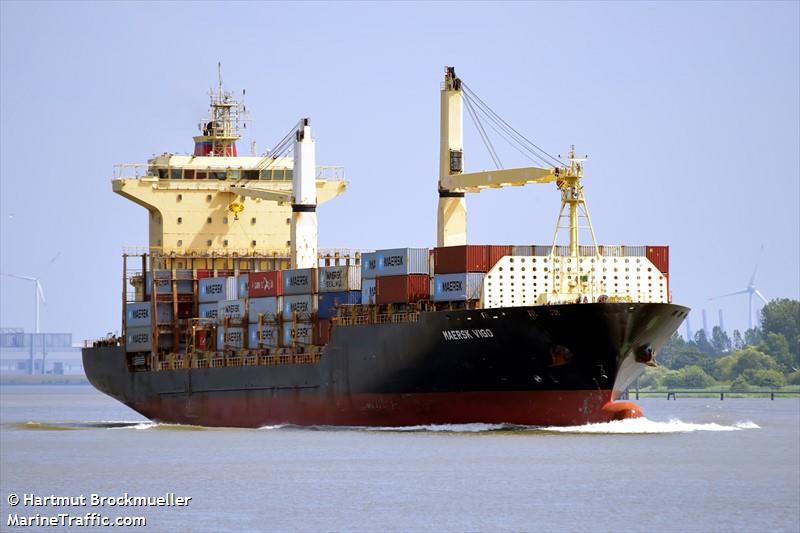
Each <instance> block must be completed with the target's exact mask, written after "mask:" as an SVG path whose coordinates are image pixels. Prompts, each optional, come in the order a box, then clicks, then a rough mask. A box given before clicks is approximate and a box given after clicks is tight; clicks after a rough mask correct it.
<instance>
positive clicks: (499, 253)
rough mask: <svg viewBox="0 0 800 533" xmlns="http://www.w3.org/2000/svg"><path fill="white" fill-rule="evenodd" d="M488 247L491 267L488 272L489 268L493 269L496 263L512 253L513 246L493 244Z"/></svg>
mask: <svg viewBox="0 0 800 533" xmlns="http://www.w3.org/2000/svg"><path fill="white" fill-rule="evenodd" d="M487 248H488V249H489V268H488V270H487V272H488V271H489V270H491V269H492V267H493V266H494V265H496V264H497V262H498V261H500V259H501V258H502V257H505V256H507V255H512V248H513V247H512V246H505V245H498V244H493V245H491V246H488V247H487Z"/></svg>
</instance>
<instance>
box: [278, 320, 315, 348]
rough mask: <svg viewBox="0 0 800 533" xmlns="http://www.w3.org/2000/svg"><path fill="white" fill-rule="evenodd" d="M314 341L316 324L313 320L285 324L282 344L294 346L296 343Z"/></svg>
mask: <svg viewBox="0 0 800 533" xmlns="http://www.w3.org/2000/svg"><path fill="white" fill-rule="evenodd" d="M313 343H314V324H312V323H311V322H297V323H296V324H294V323H292V322H286V323H284V324H283V335H282V337H281V346H286V347H289V346H293V345H295V344H301V345H302V344H313Z"/></svg>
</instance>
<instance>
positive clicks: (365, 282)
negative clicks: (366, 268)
mask: <svg viewBox="0 0 800 533" xmlns="http://www.w3.org/2000/svg"><path fill="white" fill-rule="evenodd" d="M376 290H377V289H376V287H375V278H372V279H363V278H362V280H361V303H362V304H370V305H371V304H375V303H377V300H376V298H375V295H376Z"/></svg>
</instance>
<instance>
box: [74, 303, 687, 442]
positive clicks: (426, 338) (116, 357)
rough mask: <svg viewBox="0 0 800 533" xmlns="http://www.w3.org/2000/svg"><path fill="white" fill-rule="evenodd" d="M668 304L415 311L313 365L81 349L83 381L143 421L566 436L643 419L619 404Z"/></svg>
mask: <svg viewBox="0 0 800 533" xmlns="http://www.w3.org/2000/svg"><path fill="white" fill-rule="evenodd" d="M686 311H688V309H686V308H685V307H681V306H677V305H673V304H659V303H655V304H642V303H593V304H571V305H552V306H541V307H518V308H505V309H484V310H461V311H439V312H430V313H422V314H421V315H420V317H419V320H418V321H417V322H408V323H399V324H380V325H375V324H372V325H359V326H339V327H334V329H333V332H332V337H331V340H330V343H329V344H328V345H327V346H326V347H325V349H324V351H323V354H322V357H321V359H320V361H319V362H317V363H304V364H280V365H250V366H247V365H246V366H238V367H224V368H191V369H181V370H170V371H164V370H162V371H146V372H141V371H139V372H135V371H133V370H132V368H131V367H130V365H129V364H128V357H129V356H130V354H127V353H126V352H125V347H124V346H105V347H94V348H85V349H84V350H83V362H84V368H85V370H86V374H87V377H88V378H89V380H90V381H91V383H92V384H93V385H94V386H95V387H96V388H98V389H99V390H101V391H102V392H104V393H106V394H108V395H109V396H112V397H113V398H116V399H117V400H119V401H120V402H122V403H124V404H126V405H128V406H130V407H131V408H133V409H134V410H136V411H138V412H139V413H141V414H142V415H144V416H146V417H147V418H149V419H151V420H154V421H158V422H165V423H180V424H194V425H202V426H227V427H262V426H266V425H276V424H297V425H333V426H341V425H345V426H391V427H394V426H398V427H399V426H415V425H427V424H462V423H488V424H515V425H537V426H541V425H573V424H584V423H592V422H604V421H609V420H612V419H618V418H624V417H629V416H636V415H639V414H640V412H639V411H638V408H637V407H636V406H635V405H633V404H630V403H627V402H616V401H614V400H616V399H617V397H618V396H619V394H620V393H621V392H622V391H623V390H624V389H626V388H627V387H628V386H630V385H631V384H632V382H633V380H635V378H636V377H637V376H638V375H640V374H641V372H642V371H643V370H644V368H645V364H644V363H643V362H641V361H643V360H646V358H647V353H649V352H650V351H655V350H657V349H658V348H660V347H661V346H662V345H663V343H664V342H666V340H667V339H668V338H669V337H670V335H672V333H673V332H674V331H675V330H676V329H677V328H678V326H679V325H680V323H681V321H682V320H683V313H684V312H686Z"/></svg>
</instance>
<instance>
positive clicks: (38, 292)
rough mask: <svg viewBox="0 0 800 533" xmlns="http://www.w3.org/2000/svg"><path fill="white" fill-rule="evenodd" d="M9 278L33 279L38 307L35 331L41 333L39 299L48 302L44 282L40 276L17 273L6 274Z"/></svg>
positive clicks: (34, 296)
mask: <svg viewBox="0 0 800 533" xmlns="http://www.w3.org/2000/svg"><path fill="white" fill-rule="evenodd" d="M6 276H8V277H9V278H16V279H24V280H27V281H32V282H33V283H34V294H33V298H34V301H35V307H36V330H35V331H34V333H39V300H40V299H41V301H42V303H43V304H44V303H47V302H46V300H45V299H44V291H43V290H42V284H41V283H40V282H39V279H38V278H33V277H30V276H18V275H17V274H6Z"/></svg>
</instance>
